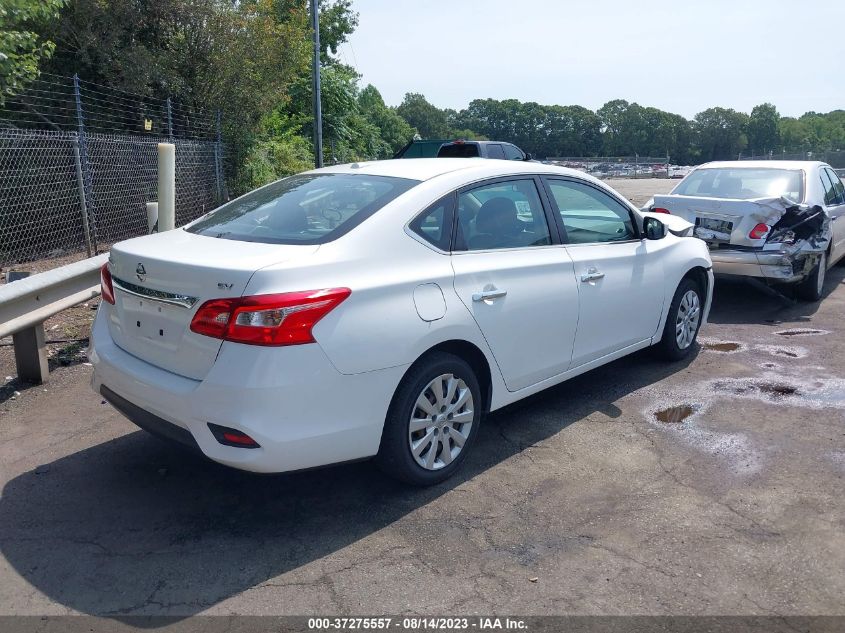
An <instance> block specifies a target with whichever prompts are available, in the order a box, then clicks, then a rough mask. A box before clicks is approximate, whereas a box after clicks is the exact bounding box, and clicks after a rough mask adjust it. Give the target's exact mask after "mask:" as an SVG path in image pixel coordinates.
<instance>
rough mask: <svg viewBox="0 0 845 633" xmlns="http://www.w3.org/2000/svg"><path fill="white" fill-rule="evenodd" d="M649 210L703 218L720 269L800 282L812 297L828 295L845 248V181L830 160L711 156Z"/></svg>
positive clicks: (699, 228) (699, 233) (702, 231)
mask: <svg viewBox="0 0 845 633" xmlns="http://www.w3.org/2000/svg"><path fill="white" fill-rule="evenodd" d="M643 210H644V211H652V212H657V213H669V214H672V215H679V216H681V217H682V218H684V219H685V220H687V221H689V222H691V223H693V224H695V235H696V237H699V238H701V239H702V240H704V241H705V242H707V244H708V246H709V248H710V257H711V258H712V260H713V272H715V273H721V274H725V275H741V276H747V277H755V278H758V279H760V280H762V281H765V282H767V283H787V284H794V286H795V290H796V294H797V295H798V296H799V297H800V298H802V299H805V300H807V301H818V300H819V299H820V298H821V294H822V288H823V286H824V278H825V273H826V271H827V269H828V268H830V267H831V266H832V265H833V264H835V263H836V262H837V261H838V260H839V259H841V258H842V257H843V255H845V220H843V219H841V218H842V216H843V215H845V185H843V184H842V181H841V180H840V179H839V176H837V175H836V172H834V171H833V169H831V167H830V166H829V165H827V164H826V163H821V162H817V161H779V160H763V161H726V162H716V163H707V164H704V165H701V166H699V167H696V168H695V169H694V170H693V171H692V172H690V174H689V175H688V176H687V177H686V178H684V179H683V180H682V181H681V182H680V183H679V184H678V185H677V186H676V187H675V188H674V189H673V190H672V192H671V193H670V194H668V195H662V196H655V197H654V198H653V199H652V200H650V201H649V202H648V203H646V206H645V207H644V208H643Z"/></svg>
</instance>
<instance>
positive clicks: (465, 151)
mask: <svg viewBox="0 0 845 633" xmlns="http://www.w3.org/2000/svg"><path fill="white" fill-rule="evenodd" d="M476 156H478V145H476V144H475V143H449V144H448V145H444V146H443V147H441V148H440V151H439V152H437V158H475V157H476Z"/></svg>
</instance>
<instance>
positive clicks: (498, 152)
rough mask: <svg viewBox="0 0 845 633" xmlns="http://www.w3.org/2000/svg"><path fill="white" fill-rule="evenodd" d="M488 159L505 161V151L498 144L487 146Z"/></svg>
mask: <svg viewBox="0 0 845 633" xmlns="http://www.w3.org/2000/svg"><path fill="white" fill-rule="evenodd" d="M487 158H499V159H501V160H504V159H505V150H503V149H502V146H501V145H499V144H498V143H493V144H491V145H488V146H487Z"/></svg>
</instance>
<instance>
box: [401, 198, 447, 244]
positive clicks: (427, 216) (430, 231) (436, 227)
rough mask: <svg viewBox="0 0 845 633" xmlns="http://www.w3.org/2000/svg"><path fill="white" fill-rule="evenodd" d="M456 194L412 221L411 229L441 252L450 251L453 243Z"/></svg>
mask: <svg viewBox="0 0 845 633" xmlns="http://www.w3.org/2000/svg"><path fill="white" fill-rule="evenodd" d="M454 207H455V196H454V194H452V195H448V196H446V197H445V198H441V199H440V200H438V201H437V202H435V203H434V204H433V205H431V206H430V207H429V208H428V209H426V210H425V211H423V212H422V213H420V214H419V215H418V216H417V217H416V218H414V219H413V220H412V221H411V224H410V225H409V226H410V229H411V230H412V231H413V232H414V233H416V234H417V235H419V236H420V237H421V238H423V239H424V240H425V241H426V242H428V243H429V244H431V245H433V246H436V247H437V248H439V249H440V250H441V251H448V250H449V247H450V245H451V241H452V216H453V210H454Z"/></svg>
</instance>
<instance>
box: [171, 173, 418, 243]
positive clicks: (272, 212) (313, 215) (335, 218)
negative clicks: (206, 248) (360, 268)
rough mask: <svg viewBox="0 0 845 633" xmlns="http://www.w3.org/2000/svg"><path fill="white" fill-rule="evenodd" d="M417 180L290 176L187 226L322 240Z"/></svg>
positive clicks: (237, 235) (257, 237)
mask: <svg viewBox="0 0 845 633" xmlns="http://www.w3.org/2000/svg"><path fill="white" fill-rule="evenodd" d="M417 184H419V181H417V180H408V179H405V178H391V177H387V176H370V175H366V174H313V175H300V176H291V177H290V178H284V179H282V180H279V181H277V182H274V183H272V184H270V185H267V186H266V187H262V188H261V189H256V190H255V191H253V192H251V193H248V194H246V195H245V196H241V197H240V198H238V199H236V200H232V201H231V202H229V203H226V204H224V205H223V206H222V207H220V208H219V209H217V210H216V211H213V212H212V213H210V214H209V215H207V216H205V217H204V218H200V219H199V220H198V221H196V222H195V223H194V224H191V225H190V226H188V227H186V229H185V230H187V231H189V232H190V233H197V234H199V235H209V236H211V237H219V238H223V239H227V240H240V241H244V242H265V243H269V244H324V243H326V242H330V241H332V240H334V239H337V238H338V237H340V236H341V235H343V234H344V233H347V232H349V231H351V230H352V229H353V228H355V227H356V226H358V225H359V224H360V223H361V222H363V221H364V220H366V219H367V218H368V217H370V216H371V215H372V214H374V213H375V212H376V211H378V210H379V209H381V208H382V207H383V206H384V205H386V204H387V203H388V202H390V201H391V200H393V199H394V198H396V197H398V196H400V195H401V194H403V193H405V192H406V191H408V190H409V189H410V188H411V187H413V186H414V185H417Z"/></svg>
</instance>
